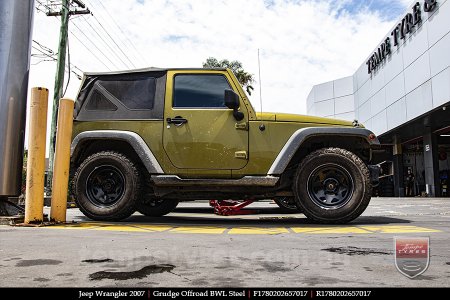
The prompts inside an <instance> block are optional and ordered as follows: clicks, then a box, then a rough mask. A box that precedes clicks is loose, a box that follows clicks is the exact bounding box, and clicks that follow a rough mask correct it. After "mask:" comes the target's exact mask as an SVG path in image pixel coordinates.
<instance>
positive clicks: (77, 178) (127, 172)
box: [73, 151, 141, 221]
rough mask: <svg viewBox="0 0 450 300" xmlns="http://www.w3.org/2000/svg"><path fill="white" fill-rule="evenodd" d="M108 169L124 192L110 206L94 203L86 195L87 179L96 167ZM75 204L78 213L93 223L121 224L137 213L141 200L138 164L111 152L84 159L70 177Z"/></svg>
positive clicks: (90, 197) (99, 153)
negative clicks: (79, 211)
mask: <svg viewBox="0 0 450 300" xmlns="http://www.w3.org/2000/svg"><path fill="white" fill-rule="evenodd" d="M105 166H110V167H112V168H114V169H115V170H117V172H118V174H120V175H121V177H122V178H123V189H122V190H123V191H122V192H121V195H120V197H118V198H119V199H118V200H117V201H115V202H114V203H113V204H111V205H99V204H98V203H95V200H93V199H94V198H93V197H92V196H89V192H88V185H89V183H88V180H89V178H90V176H91V174H93V173H94V171H95V170H96V169H98V168H102V167H105ZM73 191H74V194H75V201H76V203H77V205H78V207H79V208H80V210H81V212H82V213H83V214H84V215H86V216H87V217H89V218H91V219H93V220H96V221H120V220H123V219H125V218H128V217H129V216H130V215H132V214H133V213H134V212H135V211H136V203H137V201H138V200H139V198H140V197H141V176H140V173H139V171H138V167H137V165H136V164H135V163H134V162H133V161H132V160H130V159H129V158H128V157H126V156H125V155H123V154H121V153H118V152H114V151H102V152H98V153H95V154H93V155H91V156H89V157H88V158H86V159H85V160H84V161H83V162H82V163H81V165H80V166H79V167H78V169H77V171H76V172H75V175H74V178H73Z"/></svg>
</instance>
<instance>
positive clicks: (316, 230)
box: [41, 222, 442, 235]
mask: <svg viewBox="0 0 450 300" xmlns="http://www.w3.org/2000/svg"><path fill="white" fill-rule="evenodd" d="M41 228H42V227H41ZM45 228H50V229H71V230H76V229H79V230H95V231H97V230H99V231H122V232H146V233H158V232H159V233H160V232H168V233H174V234H183V233H185V234H186V233H188V234H230V235H245V234H258V235H263V234H265V235H275V234H375V233H433V232H442V231H441V230H437V229H433V228H426V227H420V226H412V225H381V226H372V225H370V226H369V225H367V226H366V225H357V226H314V225H305V226H289V227H256V226H235V227H223V226H203V225H198V226H195V225H192V226H179V225H177V226H175V225H174V226H171V225H159V224H155V225H152V224H122V223H121V224H114V223H100V222H98V223H97V222H91V223H75V224H60V225H54V226H49V227H45Z"/></svg>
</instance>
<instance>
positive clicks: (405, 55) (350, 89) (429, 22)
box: [308, 0, 450, 135]
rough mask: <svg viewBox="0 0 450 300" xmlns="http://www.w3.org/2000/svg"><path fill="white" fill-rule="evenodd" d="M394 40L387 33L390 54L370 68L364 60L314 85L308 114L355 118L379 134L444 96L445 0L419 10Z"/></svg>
mask: <svg viewBox="0 0 450 300" xmlns="http://www.w3.org/2000/svg"><path fill="white" fill-rule="evenodd" d="M423 2H424V1H423V0H421V1H420V3H421V5H422V6H423ZM415 3H416V1H415V2H414V4H415ZM412 6H413V4H411V7H412ZM410 11H412V9H408V11H407V12H408V13H409V12H410ZM405 14H406V12H405ZM402 17H403V15H402ZM400 21H401V20H400ZM397 23H398V22H396V23H395V24H397ZM395 26H396V25H395ZM395 26H393V28H392V30H393V29H394V28H395ZM392 30H391V31H392ZM391 31H389V33H387V34H386V37H388V36H389V37H390V36H391ZM383 40H384V39H383ZM399 41H400V43H399V46H394V45H393V40H392V37H391V44H392V54H391V55H390V56H388V58H387V59H386V60H385V61H384V62H383V63H382V64H381V65H380V66H379V67H378V68H377V70H375V71H373V72H372V74H368V71H367V65H366V61H367V60H366V61H364V62H363V63H362V64H361V66H360V67H359V68H358V70H357V71H356V72H355V74H354V75H353V76H350V77H346V78H342V79H338V80H335V81H331V82H327V83H324V84H320V85H316V86H314V87H313V89H312V91H311V94H310V97H308V114H312V115H317V116H324V117H336V118H337V117H340V116H344V117H345V118H346V119H354V118H356V119H358V120H359V121H360V122H361V123H363V124H364V125H366V127H368V128H370V129H372V130H373V131H374V132H375V133H376V134H378V135H380V134H383V133H385V132H387V131H389V130H392V129H394V128H396V127H398V126H400V125H402V124H404V123H405V122H408V121H411V120H413V119H415V118H417V117H419V116H420V115H423V114H424V113H426V112H428V111H430V110H432V109H434V108H436V107H439V106H441V105H443V104H446V103H448V102H450V1H447V0H440V1H438V7H437V8H436V9H435V10H434V11H433V12H432V13H427V12H423V11H422V23H421V25H420V26H419V27H417V26H416V27H415V28H414V30H413V32H412V33H411V34H408V35H407V38H405V39H404V40H401V39H399ZM381 43H382V41H380V42H379V43H378V44H376V45H375V46H376V48H375V49H377V48H378V46H379V45H380V44H381ZM375 49H374V51H375ZM369 57H370V56H369ZM369 57H368V58H367V59H369ZM350 82H351V83H350ZM344 94H345V95H344ZM352 100H353V103H354V104H353V107H351V105H349V103H351V102H352Z"/></svg>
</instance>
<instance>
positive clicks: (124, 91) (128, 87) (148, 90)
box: [98, 76, 156, 109]
mask: <svg viewBox="0 0 450 300" xmlns="http://www.w3.org/2000/svg"><path fill="white" fill-rule="evenodd" d="M130 77H131V76H130ZM98 83H99V84H100V85H101V86H103V87H104V88H105V89H106V90H107V91H108V92H109V93H110V94H111V95H113V96H114V97H115V98H116V99H117V100H119V101H120V102H122V103H123V105H125V106H126V107H127V108H129V109H153V104H154V102H155V89H156V80H155V78H153V77H140V76H136V77H135V78H132V77H131V78H127V79H121V80H99V81H98Z"/></svg>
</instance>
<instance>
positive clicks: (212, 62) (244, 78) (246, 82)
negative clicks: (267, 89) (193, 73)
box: [203, 57, 255, 95]
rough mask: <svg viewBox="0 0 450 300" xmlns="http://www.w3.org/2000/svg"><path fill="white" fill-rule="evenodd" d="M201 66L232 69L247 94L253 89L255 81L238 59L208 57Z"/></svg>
mask: <svg viewBox="0 0 450 300" xmlns="http://www.w3.org/2000/svg"><path fill="white" fill-rule="evenodd" d="M203 68H228V69H230V70H231V71H233V73H234V75H235V76H236V78H237V79H238V80H239V83H240V84H241V85H242V86H243V87H244V88H245V90H246V91H247V93H248V94H249V95H251V94H252V91H253V90H254V88H253V86H252V84H253V83H254V82H255V79H254V78H253V75H252V74H250V73H248V72H245V70H244V68H243V67H242V63H241V62H240V61H237V60H233V61H229V60H228V59H223V60H221V61H219V60H217V58H214V57H209V58H208V59H207V60H206V62H204V63H203Z"/></svg>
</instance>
